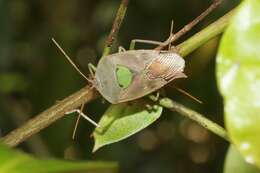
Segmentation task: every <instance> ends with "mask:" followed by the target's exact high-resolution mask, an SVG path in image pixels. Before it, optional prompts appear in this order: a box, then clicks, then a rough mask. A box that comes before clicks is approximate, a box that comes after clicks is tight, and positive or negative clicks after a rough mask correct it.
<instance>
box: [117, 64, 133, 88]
mask: <svg viewBox="0 0 260 173" xmlns="http://www.w3.org/2000/svg"><path fill="white" fill-rule="evenodd" d="M116 77H117V82H118V85H119V86H120V87H121V88H127V87H128V86H129V85H130V84H131V83H132V80H133V74H132V72H131V71H130V70H129V69H128V68H127V67H125V66H121V65H117V67H116Z"/></svg>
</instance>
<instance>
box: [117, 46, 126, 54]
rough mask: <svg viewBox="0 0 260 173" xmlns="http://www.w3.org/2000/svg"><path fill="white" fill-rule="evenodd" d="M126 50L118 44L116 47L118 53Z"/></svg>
mask: <svg viewBox="0 0 260 173" xmlns="http://www.w3.org/2000/svg"><path fill="white" fill-rule="evenodd" d="M125 51H126V50H125V48H124V47H123V46H119V47H118V52H119V53H120V52H125Z"/></svg>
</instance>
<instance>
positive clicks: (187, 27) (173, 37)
mask: <svg viewBox="0 0 260 173" xmlns="http://www.w3.org/2000/svg"><path fill="white" fill-rule="evenodd" d="M222 1H223V0H215V1H214V2H213V4H211V5H210V6H209V7H208V8H207V9H206V10H205V11H204V12H203V13H201V14H200V15H199V16H198V17H196V18H195V19H194V20H193V21H191V22H190V23H188V24H187V25H185V26H184V27H183V28H182V29H181V30H180V31H178V32H177V33H176V34H171V35H170V37H169V38H168V39H167V40H166V41H164V42H163V43H162V44H161V45H160V46H158V47H156V50H161V49H163V48H164V47H165V46H167V45H169V44H171V43H173V42H174V41H176V40H178V39H179V38H180V37H181V36H183V35H184V34H185V33H187V32H188V31H190V30H191V29H192V28H193V27H194V26H195V25H197V24H198V23H199V22H200V21H201V20H203V19H204V18H205V17H206V16H208V15H209V13H211V12H212V11H213V10H214V9H216V8H217V7H218V6H219V5H220V4H221V3H222Z"/></svg>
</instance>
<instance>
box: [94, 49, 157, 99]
mask: <svg viewBox="0 0 260 173" xmlns="http://www.w3.org/2000/svg"><path fill="white" fill-rule="evenodd" d="M154 57H155V55H154V52H153V51H152V53H151V51H149V50H132V51H126V52H122V53H116V54H112V55H108V56H105V57H103V58H102V59H101V60H100V61H99V63H98V66H97V71H96V73H95V82H94V84H95V87H96V89H97V90H98V91H99V92H100V94H101V95H102V96H103V97H104V98H105V99H106V100H108V101H109V102H111V103H114V104H115V103H119V102H123V101H124V100H122V99H121V97H122V96H121V95H122V93H124V91H125V90H128V88H125V89H123V88H121V87H120V86H119V84H118V81H117V76H116V68H117V65H122V66H125V67H127V68H129V69H130V71H131V72H133V83H135V84H134V85H136V84H138V85H142V83H138V82H135V79H136V78H137V76H139V75H140V74H141V73H142V72H143V70H144V69H145V66H146V64H147V63H149V62H151V61H152V59H153V58H154ZM139 95H140V94H139ZM139 95H138V97H139ZM125 97H126V98H127V97H128V96H127V95H125ZM134 98H136V96H135V94H134V93H130V95H129V99H128V100H133V99H134Z"/></svg>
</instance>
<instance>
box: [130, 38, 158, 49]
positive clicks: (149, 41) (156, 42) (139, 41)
mask: <svg viewBox="0 0 260 173" xmlns="http://www.w3.org/2000/svg"><path fill="white" fill-rule="evenodd" d="M135 43H146V44H152V45H159V46H160V45H162V44H163V42H160V41H153V40H142V39H133V40H132V41H131V43H130V47H129V50H134V49H135Z"/></svg>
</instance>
